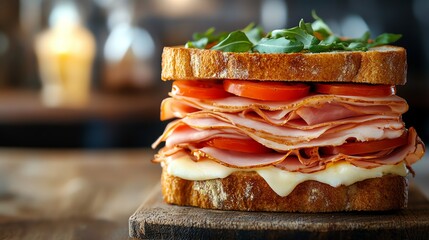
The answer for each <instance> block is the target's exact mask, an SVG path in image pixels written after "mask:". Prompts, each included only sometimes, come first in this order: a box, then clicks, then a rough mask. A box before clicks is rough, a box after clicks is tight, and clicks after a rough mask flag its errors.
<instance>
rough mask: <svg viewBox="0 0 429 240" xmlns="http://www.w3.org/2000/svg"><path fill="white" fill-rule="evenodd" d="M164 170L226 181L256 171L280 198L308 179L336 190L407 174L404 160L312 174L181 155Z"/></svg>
mask: <svg viewBox="0 0 429 240" xmlns="http://www.w3.org/2000/svg"><path fill="white" fill-rule="evenodd" d="M163 167H166V168H167V173H168V174H170V175H173V176H176V177H179V178H182V179H186V180H192V181H198V180H210V179H216V178H225V177H227V176H228V175H230V174H231V173H233V172H236V171H255V172H257V173H258V174H259V175H260V176H261V177H262V178H264V179H265V181H266V182H267V183H268V185H269V186H270V187H271V189H273V191H274V192H276V193H277V194H278V195H279V196H282V197H284V196H287V195H289V193H291V192H292V191H293V189H294V188H295V187H296V186H297V185H298V184H300V183H302V182H305V181H308V180H315V181H318V182H322V183H325V184H329V185H330V186H332V187H338V186H340V185H346V186H348V185H351V184H353V183H356V182H359V181H362V180H365V179H370V178H377V177H382V176H384V175H387V174H395V175H400V176H406V175H407V174H408V169H407V167H406V165H405V163H404V161H402V162H401V163H399V164H396V165H383V166H380V167H376V168H371V169H366V168H359V167H356V166H354V165H352V164H350V163H348V162H339V163H335V164H332V165H331V166H329V167H327V168H326V169H325V170H322V171H318V172H315V173H300V172H288V171H284V170H281V169H279V168H276V167H273V166H269V167H263V168H252V169H237V168H231V167H226V166H223V165H220V164H218V163H216V162H214V161H211V160H204V161H199V162H194V161H192V160H191V159H190V158H189V156H183V157H180V158H177V159H175V160H174V161H169V162H168V164H163Z"/></svg>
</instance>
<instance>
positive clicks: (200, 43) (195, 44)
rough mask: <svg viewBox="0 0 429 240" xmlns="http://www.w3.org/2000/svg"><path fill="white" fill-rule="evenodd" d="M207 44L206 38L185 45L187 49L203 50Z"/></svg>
mask: <svg viewBox="0 0 429 240" xmlns="http://www.w3.org/2000/svg"><path fill="white" fill-rule="evenodd" d="M208 42H209V39H208V38H201V39H200V40H196V41H189V42H187V43H186V44H185V47H187V48H205V47H206V46H207V44H208Z"/></svg>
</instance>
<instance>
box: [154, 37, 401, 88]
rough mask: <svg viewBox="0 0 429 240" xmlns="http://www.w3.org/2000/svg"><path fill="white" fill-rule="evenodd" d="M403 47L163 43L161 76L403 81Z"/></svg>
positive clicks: (328, 80)
mask: <svg viewBox="0 0 429 240" xmlns="http://www.w3.org/2000/svg"><path fill="white" fill-rule="evenodd" d="M406 57H407V56H406V51H405V49H404V48H402V47H396V46H390V45H385V46H380V47H375V48H371V49H370V50H368V51H366V52H360V51H359V52H358V51H352V52H341V51H340V52H326V53H289V54H275V53H274V54H273V53H270V54H261V53H236V52H221V51H215V50H206V49H195V48H185V47H164V49H163V53H162V73H161V78H162V79H163V80H200V79H240V80H259V81H304V82H343V83H369V84H391V85H403V84H405V83H406V74H407V61H406Z"/></svg>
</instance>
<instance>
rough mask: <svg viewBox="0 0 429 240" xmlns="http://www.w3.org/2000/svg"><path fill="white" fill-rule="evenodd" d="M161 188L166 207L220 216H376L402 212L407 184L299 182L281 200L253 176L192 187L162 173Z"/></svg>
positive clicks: (385, 180)
mask: <svg viewBox="0 0 429 240" xmlns="http://www.w3.org/2000/svg"><path fill="white" fill-rule="evenodd" d="M333 177H334V176H333ZM285 184H287V183H285ZM161 185H162V193H163V198H164V201H166V202H167V203H170V204H176V205H182V206H195V207H201V208H209V209H220V210H241V211H285V212H335V211H382V210H392V209H402V208H405V207H406V205H407V199H408V189H407V188H408V182H407V178H406V177H402V176H398V175H392V174H390V175H385V176H383V177H378V178H371V179H366V180H363V181H359V182H356V183H354V184H352V185H349V186H345V185H341V186H338V187H332V186H330V185H328V184H324V183H321V182H318V181H313V180H310V181H305V182H302V183H300V184H299V185H298V186H297V187H295V188H294V190H293V191H292V192H291V193H290V194H289V195H287V196H285V197H281V196H279V195H277V194H276V193H275V192H274V191H273V190H272V189H271V187H270V186H269V185H268V184H267V182H266V181H265V180H264V179H263V178H262V177H261V176H260V175H259V174H257V173H256V172H245V171H239V172H234V173H232V174H231V175H229V176H227V177H225V178H222V179H219V178H218V179H212V180H200V181H194V180H185V179H182V178H179V177H175V176H173V175H170V174H168V173H167V171H166V169H165V168H163V172H162V176H161Z"/></svg>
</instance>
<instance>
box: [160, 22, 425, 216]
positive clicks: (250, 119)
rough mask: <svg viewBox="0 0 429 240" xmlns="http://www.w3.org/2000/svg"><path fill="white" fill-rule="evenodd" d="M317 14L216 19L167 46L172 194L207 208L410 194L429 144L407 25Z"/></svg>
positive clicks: (369, 206) (165, 185) (357, 205)
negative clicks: (343, 27) (415, 102)
mask: <svg viewBox="0 0 429 240" xmlns="http://www.w3.org/2000/svg"><path fill="white" fill-rule="evenodd" d="M313 17H314V21H313V22H312V23H306V22H304V21H303V20H301V21H300V22H299V24H298V26H296V27H293V28H289V29H277V30H274V31H271V32H269V33H267V34H266V33H264V32H263V30H262V29H261V28H259V27H255V26H254V25H249V26H248V27H246V28H244V29H241V30H237V31H234V32H230V33H219V34H216V33H215V30H214V29H213V28H211V29H209V30H207V31H206V32H203V33H197V34H194V36H193V41H190V42H188V43H187V44H186V45H185V46H176V47H164V49H163V53H162V73H161V77H162V79H163V80H172V81H173V82H172V90H171V92H170V93H169V97H167V98H166V99H164V100H163V102H162V103H161V120H170V121H171V122H169V123H168V125H167V126H166V129H165V131H164V133H163V134H162V135H161V136H160V137H159V138H158V140H157V141H156V142H155V143H154V144H153V145H152V147H153V148H157V147H159V146H160V145H161V144H163V147H162V148H160V149H159V151H158V153H157V154H155V156H154V159H153V161H154V162H156V163H160V164H161V166H162V175H161V188H162V194H163V199H164V201H165V202H167V203H169V204H175V205H182V206H194V207H200V208H207V209H220V210H239V211H279V212H335V211H384V210H392V209H403V208H405V207H406V206H407V200H408V180H407V175H408V174H409V173H411V174H414V173H413V170H412V168H411V165H412V164H413V163H415V162H416V161H418V160H419V159H420V158H421V157H422V156H423V155H424V151H425V146H424V144H423V142H422V141H421V139H420V138H419V137H418V135H417V133H416V130H415V129H414V128H413V127H409V128H407V127H406V126H405V123H404V122H403V121H402V118H401V116H402V114H404V113H405V112H406V111H407V110H408V105H407V102H406V101H405V100H404V99H403V98H401V97H399V96H397V95H396V86H397V85H403V84H405V83H406V75H407V59H406V50H405V49H404V48H402V47H398V46H393V45H390V44H391V43H392V42H394V41H396V40H398V39H399V38H400V35H397V34H382V35H379V36H378V37H376V38H374V39H371V38H370V34H369V33H365V34H364V35H363V36H362V37H360V38H353V39H352V38H344V37H338V36H336V35H334V34H333V33H332V31H331V30H330V29H329V27H328V26H327V25H326V23H325V22H324V21H323V20H322V19H320V18H319V17H318V16H317V15H316V14H313Z"/></svg>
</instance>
